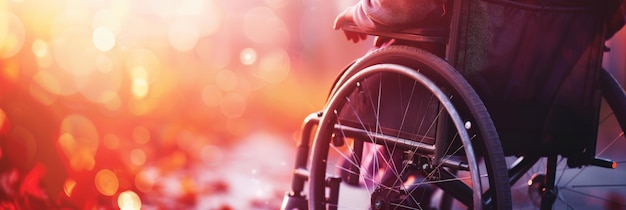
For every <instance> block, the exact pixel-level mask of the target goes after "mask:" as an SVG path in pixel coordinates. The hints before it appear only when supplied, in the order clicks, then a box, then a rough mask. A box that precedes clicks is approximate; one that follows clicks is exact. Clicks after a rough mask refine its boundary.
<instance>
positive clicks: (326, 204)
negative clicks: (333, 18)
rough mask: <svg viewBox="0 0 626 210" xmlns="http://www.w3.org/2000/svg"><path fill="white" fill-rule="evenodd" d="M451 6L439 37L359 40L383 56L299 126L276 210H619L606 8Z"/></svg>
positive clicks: (618, 139)
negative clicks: (287, 184) (606, 65)
mask: <svg viewBox="0 0 626 210" xmlns="http://www.w3.org/2000/svg"><path fill="white" fill-rule="evenodd" d="M581 4H584V3H581ZM445 6H446V9H447V11H448V12H447V13H446V15H445V16H444V17H442V18H443V19H444V20H445V21H444V22H445V23H446V24H443V25H433V26H424V27H419V28H410V29H405V30H403V31H398V32H380V31H373V32H372V31H368V32H363V33H367V34H369V35H373V36H376V37H377V38H378V39H380V40H382V41H381V42H380V43H384V44H382V45H380V46H377V47H376V48H374V49H373V50H371V51H370V52H367V53H366V54H365V55H364V56H363V57H360V58H358V59H356V60H355V61H353V62H352V63H350V64H349V65H348V66H347V67H346V68H345V69H344V70H343V71H342V72H341V73H340V75H339V76H338V77H337V79H336V81H335V82H334V84H333V86H332V88H331V90H330V93H329V96H328V99H327V103H326V105H325V107H324V108H323V109H322V110H321V111H319V112H315V113H312V114H310V115H309V116H308V117H306V119H305V120H304V123H303V126H302V129H301V138H300V140H299V143H298V146H297V153H296V159H295V167H294V170H293V178H292V180H291V181H292V184H291V189H290V190H288V192H287V193H286V194H285V197H284V199H283V205H282V207H281V208H282V209H285V210H292V209H374V210H377V209H512V208H514V209H579V208H580V209H599V208H605V209H619V208H625V207H626V185H625V184H626V170H625V169H624V168H618V167H617V164H618V163H619V162H620V158H621V159H624V156H625V155H624V153H623V149H624V148H626V139H624V130H626V93H625V92H624V89H623V88H622V87H621V86H620V84H619V83H618V82H617V81H616V80H615V78H613V77H612V75H611V74H610V73H608V72H607V71H606V70H604V69H603V68H602V65H601V64H602V56H603V53H605V51H607V48H606V47H605V45H604V43H605V39H606V34H605V33H606V32H605V31H606V30H605V28H606V22H607V21H606V18H607V17H606V15H605V14H608V13H607V12H606V11H607V9H610V7H609V5H608V4H606V3H605V2H591V3H590V4H587V5H573V4H572V5H535V4H530V3H520V2H517V1H509V0H467V1H459V0H454V1H447V2H446V5H445ZM344 29H345V30H353V31H358V30H359V29H358V28H357V27H355V26H346V27H345V28H344ZM361 32H362V31H361ZM312 140H313V141H312Z"/></svg>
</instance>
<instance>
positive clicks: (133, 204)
mask: <svg viewBox="0 0 626 210" xmlns="http://www.w3.org/2000/svg"><path fill="white" fill-rule="evenodd" d="M117 205H118V206H119V208H120V209H121V210H139V209H141V199H139V196H138V195H137V193H135V192H133V191H131V190H127V191H124V192H122V193H120V195H119V197H117Z"/></svg>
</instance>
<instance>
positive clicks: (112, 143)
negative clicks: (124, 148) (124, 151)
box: [102, 133, 120, 150]
mask: <svg viewBox="0 0 626 210" xmlns="http://www.w3.org/2000/svg"><path fill="white" fill-rule="evenodd" d="M102 143H103V144H104V147H106V148H108V149H112V150H113V149H117V148H118V147H119V146H120V139H119V138H117V136H115V134H110V133H109V134H106V135H104V137H103V138H102Z"/></svg>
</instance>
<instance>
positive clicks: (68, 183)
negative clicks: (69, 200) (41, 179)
mask: <svg viewBox="0 0 626 210" xmlns="http://www.w3.org/2000/svg"><path fill="white" fill-rule="evenodd" d="M75 187H76V180H74V179H71V178H68V179H66V180H65V183H63V192H65V195H66V196H67V197H72V193H73V192H74V188H75Z"/></svg>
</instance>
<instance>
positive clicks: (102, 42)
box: [92, 26, 115, 52]
mask: <svg viewBox="0 0 626 210" xmlns="http://www.w3.org/2000/svg"><path fill="white" fill-rule="evenodd" d="M92 37H93V43H94V45H95V46H96V48H98V50H100V51H103V52H106V51H109V50H111V49H113V47H114V46H115V35H114V34H113V32H112V31H111V30H110V29H108V28H107V27H103V26H101V27H98V28H96V29H94V30H93V36H92Z"/></svg>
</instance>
